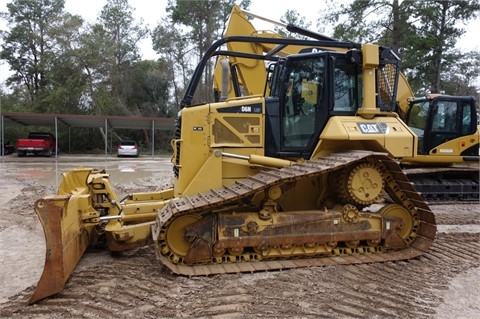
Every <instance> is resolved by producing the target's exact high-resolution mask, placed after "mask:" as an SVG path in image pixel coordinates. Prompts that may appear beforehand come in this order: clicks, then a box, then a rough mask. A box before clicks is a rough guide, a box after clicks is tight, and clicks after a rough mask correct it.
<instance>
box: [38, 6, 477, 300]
mask: <svg viewBox="0 0 480 319" xmlns="http://www.w3.org/2000/svg"><path fill="white" fill-rule="evenodd" d="M235 10H236V8H234V11H233V12H232V15H233V14H234V13H235ZM230 45H234V47H230V48H229V46H230ZM225 46H227V49H226V50H225V49H224V47H225ZM267 46H268V47H272V49H271V50H269V51H268V52H267V53H265V52H264V49H258V51H256V50H254V52H252V51H251V50H247V49H245V48H247V47H254V48H264V47H267ZM325 48H334V49H333V50H325ZM290 50H291V52H294V51H295V53H293V54H292V53H289V52H290ZM221 57H224V58H223V60H224V61H233V59H237V61H238V59H242V60H243V59H245V61H246V60H248V62H249V63H251V64H252V65H253V64H255V63H260V65H262V66H263V67H265V65H268V68H267V70H268V72H265V70H263V71H262V72H263V74H265V77H264V79H265V82H264V87H263V89H262V91H261V92H259V93H257V92H247V93H245V94H238V96H237V95H235V96H231V97H228V95H227V94H225V95H226V96H225V97H223V96H222V94H220V95H218V96H217V97H218V101H212V102H205V103H199V104H193V103H192V101H193V100H194V96H195V93H196V90H197V88H198V86H199V83H200V81H201V78H202V73H203V70H204V69H205V67H206V66H207V65H208V63H210V62H209V61H211V59H212V58H213V59H217V61H220V58H221ZM228 69H229V70H232V72H230V73H229V74H225V76H223V78H224V80H222V82H223V83H227V85H228V83H229V82H231V83H233V84H234V85H235V83H237V84H238V83H240V82H239V81H237V82H236V81H235V75H234V73H235V69H234V68H230V67H228ZM262 72H261V73H262ZM400 78H401V73H400V70H399V59H398V57H397V56H396V55H395V54H393V53H392V52H391V50H389V49H388V48H384V47H379V46H377V45H373V44H356V43H351V42H341V41H332V40H331V39H313V40H297V39H286V38H281V37H269V36H265V37H260V36H251V35H250V36H228V35H227V36H225V37H223V38H222V39H220V40H218V41H216V42H215V43H214V44H212V46H211V47H210V48H209V49H208V50H207V52H206V54H205V56H204V57H203V58H202V60H201V61H200V62H199V64H198V66H197V69H196V71H195V72H194V74H193V76H192V79H191V81H190V83H189V86H188V88H187V90H186V93H185V96H184V99H183V100H182V109H181V111H180V112H179V115H178V119H177V124H176V127H177V129H176V136H175V139H174V140H173V141H172V149H173V155H172V163H173V170H174V172H173V175H174V176H173V179H174V181H173V187H172V188H168V189H165V190H162V191H155V192H144V193H134V194H129V195H127V196H126V197H125V198H123V199H120V198H118V197H117V195H116V193H115V191H114V189H113V188H112V186H111V184H110V181H109V175H108V174H107V173H106V172H104V171H98V170H95V169H92V168H79V169H76V170H73V171H70V172H65V173H63V174H62V175H63V177H62V181H61V183H60V186H59V190H58V194H56V195H52V196H47V197H44V198H41V199H39V200H37V201H36V202H35V211H36V213H37V216H38V217H39V219H40V221H41V223H42V226H43V228H44V232H45V237H46V244H47V253H46V259H45V266H44V271H43V273H42V276H41V278H40V280H39V282H38V285H37V287H36V289H35V291H34V293H33V295H32V297H31V299H30V302H35V301H37V300H40V299H42V298H45V297H48V296H50V295H53V294H55V293H57V292H59V291H61V290H62V289H63V287H64V284H65V282H66V281H67V279H68V277H69V276H70V274H71V273H72V271H73V270H74V268H75V266H76V264H77V263H78V261H79V260H80V258H81V257H82V255H83V253H84V252H85V250H86V249H87V248H88V247H89V246H92V245H93V246H97V247H98V246H103V247H105V248H106V249H108V250H110V251H124V250H128V249H133V248H136V247H141V246H145V245H152V246H153V247H154V248H155V252H156V255H157V257H158V259H159V260H160V261H161V263H162V264H163V265H164V266H165V267H167V268H168V269H170V270H171V271H172V272H173V273H176V274H182V275H188V276H193V275H209V274H219V273H236V272H253V271H265V270H275V269H288V268H296V267H308V266H322V265H335V264H356V263H371V262H382V261H392V260H406V259H410V258H414V257H416V256H419V255H421V254H423V253H425V251H427V250H428V248H429V247H430V246H431V245H432V243H433V241H434V238H435V234H436V223H435V216H434V215H433V213H432V211H431V209H430V208H429V206H428V205H427V204H426V202H425V200H424V199H423V198H422V197H421V196H420V194H419V193H418V192H417V191H416V190H415V188H414V186H413V185H412V183H411V182H410V181H409V180H408V178H407V177H406V175H405V173H404V172H403V170H402V168H401V167H400V164H399V163H398V161H397V159H399V158H400V159H401V158H409V157H410V158H414V157H415V156H416V155H417V150H418V136H417V135H416V134H415V133H414V132H413V130H412V129H411V128H410V127H409V126H408V125H407V124H405V122H404V121H403V120H402V119H401V118H400V116H399V114H398V113H397V112H396V111H395V110H396V108H397V98H396V94H397V92H398V87H399V79H400ZM232 79H233V80H232ZM241 81H242V83H243V84H244V85H248V83H250V82H249V81H248V80H246V79H242V80H241ZM227 85H225V87H226V86H227ZM238 87H240V85H238ZM224 91H225V90H224ZM225 92H226V91H225ZM472 133H473V132H472ZM475 138H476V140H475ZM472 140H473V141H472ZM465 143H469V145H468V148H469V147H473V145H474V144H475V143H477V145H478V133H477V135H472V137H471V139H466V140H465ZM470 144H472V145H470Z"/></svg>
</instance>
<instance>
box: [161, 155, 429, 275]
mask: <svg viewBox="0 0 480 319" xmlns="http://www.w3.org/2000/svg"><path fill="white" fill-rule="evenodd" d="M304 192H309V193H310V194H309V196H305V194H304ZM300 193H303V195H300ZM295 196H302V198H304V202H302V203H298V206H297V207H295V205H292V204H291V198H294V197H295ZM377 202H378V203H379V204H375V203H377ZM372 204H374V205H372ZM367 206H368V207H367ZM371 206H378V207H380V208H379V209H378V210H377V211H376V212H373V211H370V210H369V209H370V207H371ZM362 207H367V208H368V209H362ZM378 207H377V208H378ZM435 233H436V226H435V218H434V215H433V213H432V211H431V210H430V209H429V207H428V206H427V205H426V204H425V203H424V201H423V199H422V198H421V197H420V196H419V195H418V194H417V192H416V191H415V189H414V188H413V187H412V185H411V183H410V182H409V181H408V180H407V179H406V177H405V175H404V174H403V173H402V171H401V169H400V167H399V166H398V164H397V163H395V162H394V161H392V160H391V159H389V158H388V157H387V156H384V155H378V154H375V155H365V154H364V153H342V154H335V155H332V156H329V157H326V158H322V159H318V160H315V161H307V162H306V163H304V164H301V165H295V166H290V167H286V168H283V169H280V170H267V171H264V172H261V173H259V174H257V175H255V176H251V177H248V178H247V179H244V180H240V181H237V182H236V183H235V184H234V185H233V186H229V187H223V188H221V189H217V190H211V191H210V192H207V193H204V194H198V195H195V196H190V197H185V198H180V199H175V200H172V201H171V202H170V203H169V204H168V205H166V206H165V207H164V208H163V209H162V210H161V211H160V213H159V215H158V217H157V220H156V222H155V225H154V226H153V239H154V242H155V248H156V252H157V256H158V257H159V259H160V260H161V261H162V263H163V264H165V265H166V266H167V267H169V268H170V269H171V270H172V271H173V272H175V273H177V274H183V275H208V274H216V273H235V272H252V271H257V270H267V269H284V268H296V267H305V266H322V265H332V264H356V263H368V262H378V261H391V260H401V259H409V258H413V257H416V256H418V255H421V254H422V253H424V252H425V251H426V250H427V249H428V248H429V247H430V246H431V244H432V242H433V240H434V237H435Z"/></svg>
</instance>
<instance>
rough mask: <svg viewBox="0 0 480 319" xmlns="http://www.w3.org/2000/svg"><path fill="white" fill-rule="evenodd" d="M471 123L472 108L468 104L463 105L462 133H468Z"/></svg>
mask: <svg viewBox="0 0 480 319" xmlns="http://www.w3.org/2000/svg"><path fill="white" fill-rule="evenodd" d="M471 124H472V108H471V107H470V104H464V105H463V113H462V135H467V134H470V128H471V126H472V125H471Z"/></svg>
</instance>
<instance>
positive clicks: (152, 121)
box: [1, 112, 175, 130]
mask: <svg viewBox="0 0 480 319" xmlns="http://www.w3.org/2000/svg"><path fill="white" fill-rule="evenodd" d="M1 116H2V127H6V126H11V125H22V126H28V125H36V126H58V127H103V128H104V127H105V126H107V127H109V128H126V129H139V130H140V129H152V128H153V129H155V130H174V129H175V119H173V118H159V117H142V116H103V115H78V114H42V113H21V112H2V113H1Z"/></svg>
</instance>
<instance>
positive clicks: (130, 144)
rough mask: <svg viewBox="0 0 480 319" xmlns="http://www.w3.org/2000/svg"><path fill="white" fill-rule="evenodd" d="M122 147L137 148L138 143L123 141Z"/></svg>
mask: <svg viewBox="0 0 480 319" xmlns="http://www.w3.org/2000/svg"><path fill="white" fill-rule="evenodd" d="M120 145H125V146H135V145H136V143H135V142H134V141H123V142H120Z"/></svg>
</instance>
